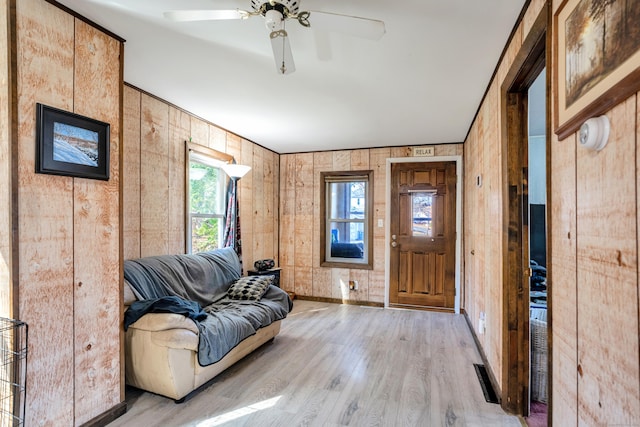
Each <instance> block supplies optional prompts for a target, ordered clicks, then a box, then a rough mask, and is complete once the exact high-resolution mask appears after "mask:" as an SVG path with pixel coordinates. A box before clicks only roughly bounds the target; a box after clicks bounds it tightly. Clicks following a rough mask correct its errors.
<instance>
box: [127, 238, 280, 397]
mask: <svg viewBox="0 0 640 427" xmlns="http://www.w3.org/2000/svg"><path fill="white" fill-rule="evenodd" d="M220 251H224V250H220ZM187 256H188V255H187ZM225 256H227V257H228V256H229V253H228V252H227V253H226V255H225ZM232 256H233V257H235V253H234V254H232ZM165 257H169V256H165ZM180 257H185V255H180ZM150 258H151V257H150ZM148 259H149V258H146V259H144V258H143V259H139V260H133V261H134V262H145V261H146V260H148ZM164 261H166V259H164ZM169 261H171V260H169ZM182 261H184V259H182ZM187 261H188V260H187ZM234 261H237V258H234ZM128 262H130V261H125V285H124V303H125V310H126V309H127V307H128V306H130V305H132V304H133V307H134V308H135V307H136V304H134V303H135V302H136V301H137V300H146V301H149V300H153V299H154V298H152V297H150V296H149V295H147V296H144V295H143V294H142V293H141V290H140V285H139V284H138V283H136V286H134V284H132V283H129V282H128V281H127V280H126V278H127V277H129V276H127V272H128V271H130V270H127V263H128ZM177 264H179V265H180V266H182V265H184V263H183V262H178V263H177ZM195 264H197V265H196V267H194V268H192V269H188V268H187V270H189V271H187V274H185V276H189V277H191V276H198V274H193V275H192V274H191V273H192V272H194V270H195V269H197V268H204V269H207V268H208V267H206V266H205V267H202V265H203V264H206V263H203V262H201V261H198V262H197V263H195ZM195 264H194V265H195ZM143 265H145V264H143ZM237 265H238V267H239V262H237ZM144 268H146V267H144ZM144 268H143V269H142V270H144ZM214 268H216V267H215V266H214ZM144 271H146V270H144ZM238 271H239V269H238ZM161 273H162V272H161ZM197 273H201V272H197ZM236 274H238V273H236ZM143 275H144V276H149V277H151V276H153V277H160V280H161V281H162V280H163V278H164V276H162V274H160V275H155V276H154V274H150V275H149V274H146V273H144V274H143ZM161 276H162V277H161ZM201 276H202V277H204V276H206V274H205V275H204V276H203V275H201ZM166 277H170V278H171V279H172V281H175V280H177V279H176V277H174V276H173V275H172V274H167V276H166ZM236 277H237V276H236ZM208 278H209V279H210V277H208ZM152 282H153V281H152ZM154 283H155V282H154ZM182 285H184V283H182ZM196 286H197V285H196ZM213 287H214V288H215V287H219V286H218V285H213ZM227 287H228V286H227ZM208 288H211V286H210V285H207V289H208ZM223 288H224V287H223ZM181 289H182V288H181ZM218 292H219V291H218ZM201 293H202V292H201ZM272 294H275V295H276V297H277V298H280V299H281V298H285V299H286V300H287V301H288V304H289V307H288V310H290V309H291V307H292V303H291V300H290V299H289V297H288V296H287V295H286V293H285V292H284V291H281V290H280V289H278V288H276V287H274V286H271V287H270V288H269V291H268V292H267V293H266V294H265V296H264V299H266V298H267V296H269V298H268V299H269V301H272V297H271V295H272ZM218 297H219V294H216V297H215V298H214V299H213V301H217V298H218ZM181 298H183V299H187V298H186V297H185V296H184V295H183V296H181ZM199 304H200V306H201V307H203V308H204V307H206V304H205V303H204V302H203V301H200V302H199ZM216 304H218V303H214V304H213V305H216ZM138 305H139V304H138ZM243 307H244V306H243ZM221 310H224V308H222V309H221ZM288 310H286V312H288ZM133 311H135V310H131V311H130V312H133ZM236 311H237V310H236ZM127 314H129V313H125V320H127V316H126V315H127ZM210 315H211V313H210V314H207V315H206V317H207V318H208V317H209V316H210ZM284 316H286V314H284ZM284 316H280V318H282V317H284ZM136 318H137V320H135V321H134V322H133V323H131V324H128V323H127V322H125V326H128V327H126V328H125V329H126V332H125V378H126V383H127V384H129V385H132V386H134V387H137V388H140V389H143V390H147V391H150V392H153V393H156V394H160V395H163V396H166V397H169V398H172V399H174V400H176V402H180V401H182V400H184V398H185V397H186V396H187V395H188V394H189V393H191V392H192V391H194V390H196V389H197V388H199V387H200V386H202V385H203V384H205V383H207V382H208V381H209V380H211V379H212V378H213V377H215V376H216V375H218V374H219V373H221V372H222V371H224V370H225V369H227V368H228V367H229V366H231V365H233V364H234V363H236V362H237V361H239V360H240V359H242V358H243V357H245V356H246V355H248V354H249V353H251V352H252V351H254V350H255V349H257V348H258V347H260V346H261V345H263V344H264V343H266V342H268V341H269V340H271V339H273V338H274V337H275V336H276V335H277V334H278V333H279V332H280V325H281V320H275V321H273V322H271V323H270V324H267V325H262V326H261V327H259V328H256V330H255V333H253V334H252V335H249V336H247V337H246V338H244V339H242V340H241V341H240V342H237V344H235V346H233V347H231V348H230V350H229V351H228V352H227V353H226V354H224V352H223V353H221V354H220V355H219V356H218V357H221V356H223V355H224V356H223V357H222V358H221V359H220V360H217V361H216V362H215V363H212V364H208V365H206V366H201V365H200V363H199V360H200V361H202V358H200V359H199V357H198V356H199V354H198V352H199V342H200V336H199V334H201V333H202V332H201V329H199V328H198V325H197V324H196V322H195V321H194V320H192V319H191V318H189V317H186V315H183V314H176V313H169V312H161V313H159V312H146V313H145V314H142V316H141V317H139V318H138V317H135V318H134V319H136ZM214 318H215V316H214ZM130 322H131V319H130V320H129V323H130ZM201 326H202V325H201ZM216 328H219V326H216ZM205 341H206V340H205ZM200 356H202V355H200ZM216 359H217V357H216ZM216 359H213V360H216Z"/></svg>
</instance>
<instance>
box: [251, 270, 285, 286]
mask: <svg viewBox="0 0 640 427" xmlns="http://www.w3.org/2000/svg"><path fill="white" fill-rule="evenodd" d="M280 270H281V268H280V267H275V268H270V269H268V270H247V274H248V275H249V276H274V278H273V284H274V285H276V286H277V287H280Z"/></svg>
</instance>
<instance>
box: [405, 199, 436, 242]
mask: <svg viewBox="0 0 640 427" xmlns="http://www.w3.org/2000/svg"><path fill="white" fill-rule="evenodd" d="M433 196H434V193H433V192H422V193H412V194H411V211H412V222H413V225H412V227H411V228H412V232H413V236H414V237H420V236H425V237H430V236H432V235H433V229H432V224H433V222H432V219H431V212H432V211H433V199H434V198H433Z"/></svg>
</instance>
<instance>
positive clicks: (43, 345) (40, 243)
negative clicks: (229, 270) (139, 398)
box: [0, 0, 123, 425]
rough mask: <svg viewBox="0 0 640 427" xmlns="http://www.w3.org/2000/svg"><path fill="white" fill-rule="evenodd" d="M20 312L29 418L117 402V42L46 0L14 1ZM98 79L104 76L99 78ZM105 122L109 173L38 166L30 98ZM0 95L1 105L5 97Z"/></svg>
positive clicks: (36, 420)
mask: <svg viewBox="0 0 640 427" xmlns="http://www.w3.org/2000/svg"><path fill="white" fill-rule="evenodd" d="M16 17H17V18H16V27H17V29H16V34H15V37H16V38H15V40H16V44H17V46H16V53H17V58H16V60H17V75H16V76H14V77H13V78H16V79H17V88H18V103H17V106H16V108H17V118H18V134H17V137H16V138H15V140H13V141H11V144H12V145H13V148H14V151H15V156H14V157H13V158H12V159H11V161H13V162H17V177H15V178H16V179H15V180H9V181H8V180H7V177H6V175H4V173H5V169H3V175H2V177H1V178H0V183H1V184H2V185H1V186H2V187H3V189H4V188H6V187H7V186H9V187H11V188H12V191H17V194H18V200H19V202H18V206H17V207H16V208H17V209H18V218H19V219H18V223H17V224H14V226H17V229H18V234H19V240H17V241H13V242H12V250H13V251H17V253H18V257H19V265H18V272H19V273H18V276H19V277H18V287H17V292H18V310H17V312H18V314H19V318H20V320H23V321H25V322H27V324H28V325H29V342H28V344H29V350H28V351H29V353H28V369H27V375H28V376H27V382H28V388H27V408H26V420H25V425H80V424H83V423H85V422H87V421H90V420H92V419H93V418H95V417H98V416H100V415H102V414H104V413H106V412H108V411H111V410H113V408H115V407H116V406H118V405H120V404H121V403H122V401H123V395H122V389H121V384H122V377H121V359H120V343H121V332H120V330H121V317H122V314H121V313H122V311H121V310H120V305H121V304H120V301H121V293H122V292H121V276H122V272H121V262H120V260H121V256H120V236H121V223H120V212H119V209H120V173H119V171H120V118H121V114H120V105H121V102H120V101H121V100H120V91H121V84H122V82H121V72H122V68H121V67H122V64H121V62H120V59H121V53H122V52H121V49H122V43H121V41H119V40H116V39H115V38H113V37H111V36H109V35H107V34H105V33H103V32H101V31H99V30H97V29H96V28H94V27H92V26H90V25H88V24H86V23H85V22H83V21H82V20H79V19H77V18H74V17H73V16H71V15H70V14H68V13H67V12H65V11H63V10H61V9H59V8H57V7H56V6H54V5H52V4H50V3H48V2H45V1H43V0H20V1H18V2H16ZM96 82H99V84H96ZM37 102H40V103H43V104H46V105H50V106H53V107H56V108H61V109H64V110H67V111H72V112H75V113H78V114H82V115H86V116H89V117H93V118H96V119H98V120H102V121H105V122H108V123H110V124H111V140H110V142H109V143H110V179H109V180H108V181H97V180H89V179H81V178H71V177H64V176H53V175H42V174H36V173H35V135H36V113H35V111H36V103H37ZM3 104H4V103H3Z"/></svg>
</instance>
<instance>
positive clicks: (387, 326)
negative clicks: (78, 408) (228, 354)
mask: <svg viewBox="0 0 640 427" xmlns="http://www.w3.org/2000/svg"><path fill="white" fill-rule="evenodd" d="M473 363H482V362H481V359H480V356H479V354H478V351H477V349H476V347H475V344H474V342H473V338H472V336H471V334H470V332H469V330H468V327H467V324H466V322H465V320H464V318H463V317H462V316H460V315H454V314H446V313H434V312H425V311H408V310H393V309H381V308H369V307H359V306H353V305H339V304H326V303H318V302H310V301H299V300H296V301H295V307H294V310H293V312H292V313H291V314H289V317H288V318H287V319H286V320H285V321H284V322H283V324H282V330H281V332H280V334H279V335H278V336H277V337H276V338H275V340H274V341H273V342H272V343H268V344H266V345H265V346H263V347H261V348H260V349H258V350H257V351H255V352H254V353H253V354H251V355H249V356H247V357H246V358H245V359H244V360H242V361H240V362H239V363H237V364H236V365H234V366H233V367H231V368H230V369H229V370H227V371H226V372H224V373H222V374H221V375H219V376H218V377H217V378H216V379H215V380H214V381H213V382H212V383H211V384H210V385H209V386H208V387H207V388H205V389H203V390H201V391H200V392H199V393H197V394H196V395H195V396H193V397H192V398H191V399H189V400H187V401H186V402H185V403H183V404H175V403H174V402H173V401H172V400H170V399H167V398H164V397H160V396H157V395H153V394H150V393H140V392H136V390H129V391H128V393H127V401H128V403H129V409H128V411H127V413H126V414H125V415H123V416H122V417H120V418H118V419H117V420H116V421H115V422H113V423H111V424H110V426H133V425H135V426H145V427H150V426H197V427H213V426H218V425H220V426H260V427H262V426H287V427H288V426H521V422H520V421H519V418H518V417H515V416H510V415H507V414H505V413H504V412H503V411H502V409H501V408H500V406H499V405H496V404H490V403H486V402H485V400H484V397H483V394H482V389H481V387H480V384H479V382H478V379H477V376H476V374H475V370H474V368H473Z"/></svg>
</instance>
